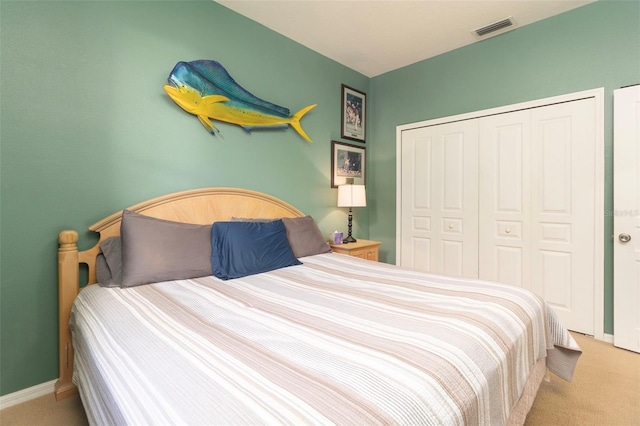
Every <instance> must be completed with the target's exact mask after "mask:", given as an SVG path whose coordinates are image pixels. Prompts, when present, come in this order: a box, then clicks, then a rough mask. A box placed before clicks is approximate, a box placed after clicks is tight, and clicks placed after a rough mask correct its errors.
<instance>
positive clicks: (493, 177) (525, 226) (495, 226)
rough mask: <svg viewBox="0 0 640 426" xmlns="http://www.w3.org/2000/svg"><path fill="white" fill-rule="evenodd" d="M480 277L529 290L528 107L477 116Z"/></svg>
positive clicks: (529, 183)
mask: <svg viewBox="0 0 640 426" xmlns="http://www.w3.org/2000/svg"><path fill="white" fill-rule="evenodd" d="M479 153H480V157H479V160H480V178H479V192H480V209H479V212H480V215H479V231H480V250H479V253H480V278H481V279H484V280H490V281H499V282H502V283H506V284H513V285H517V286H519V287H524V288H527V289H529V290H531V289H532V288H531V262H529V259H530V258H531V244H530V242H531V196H530V194H531V161H530V158H531V112H530V110H525V111H518V112H513V113H509V114H498V115H494V116H491V117H485V118H482V119H480V148H479Z"/></svg>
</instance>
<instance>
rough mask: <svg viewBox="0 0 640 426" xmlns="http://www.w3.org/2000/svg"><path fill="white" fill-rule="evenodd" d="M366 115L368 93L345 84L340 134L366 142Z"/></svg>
mask: <svg viewBox="0 0 640 426" xmlns="http://www.w3.org/2000/svg"><path fill="white" fill-rule="evenodd" d="M366 115H367V95H366V94H364V93H362V92H360V91H358V90H356V89H352V88H351V87H349V86H345V85H344V84H343V85H342V124H341V126H340V136H341V137H343V138H345V139H350V140H352V141H358V142H365V128H366V123H367V117H366Z"/></svg>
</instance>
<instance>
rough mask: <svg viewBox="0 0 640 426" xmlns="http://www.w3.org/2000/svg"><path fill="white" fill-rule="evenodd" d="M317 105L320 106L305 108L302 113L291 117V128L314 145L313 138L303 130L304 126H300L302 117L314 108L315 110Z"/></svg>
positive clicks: (299, 112)
mask: <svg viewBox="0 0 640 426" xmlns="http://www.w3.org/2000/svg"><path fill="white" fill-rule="evenodd" d="M316 105H318V104H313V105H309V106H308V107H304V108H302V109H301V110H300V111H298V112H296V113H295V114H293V117H291V123H290V124H291V127H293V128H294V129H295V130H296V132H298V134H299V135H300V136H302V137H303V138H304V139H305V140H306V141H307V142H311V143H313V141H312V140H311V138H309V136H308V135H307V134H306V133H305V131H304V130H302V126H301V125H300V119H302V117H303V116H304V115H305V114H306V113H308V112H309V111H311V110H312V109H313V108H315V107H316Z"/></svg>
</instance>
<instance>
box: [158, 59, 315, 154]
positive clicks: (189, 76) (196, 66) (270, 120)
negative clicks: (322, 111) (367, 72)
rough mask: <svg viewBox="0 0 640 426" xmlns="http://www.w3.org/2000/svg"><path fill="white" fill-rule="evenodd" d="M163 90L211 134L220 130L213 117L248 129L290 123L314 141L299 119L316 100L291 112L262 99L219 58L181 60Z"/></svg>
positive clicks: (284, 125)
mask: <svg viewBox="0 0 640 426" xmlns="http://www.w3.org/2000/svg"><path fill="white" fill-rule="evenodd" d="M164 90H165V92H167V94H168V95H169V97H170V98H171V99H172V100H173V101H174V102H175V103H176V104H178V105H179V106H180V108H182V109H183V110H185V111H186V112H188V113H189V114H193V115H195V116H196V117H198V120H200V123H202V125H203V126H204V127H205V129H207V131H209V133H211V134H215V132H217V131H219V130H218V129H217V128H216V127H215V126H214V125H213V123H212V122H211V121H210V119H213V120H218V121H225V122H227V123H232V124H237V125H238V126H241V127H242V128H243V129H244V130H246V131H247V132H250V131H252V130H254V129H286V128H287V127H289V125H291V127H293V128H294V129H295V130H296V131H297V132H298V134H300V136H302V137H303V138H304V139H305V140H306V141H308V142H312V141H311V139H310V138H309V136H308V135H307V134H306V133H305V131H304V130H303V129H302V126H301V125H300V119H301V118H302V117H303V116H304V115H305V114H306V113H307V112H309V111H310V110H311V109H313V108H314V107H315V106H316V104H313V105H309V106H308V107H305V108H302V109H301V110H300V111H298V112H297V113H295V114H293V116H291V113H290V112H289V109H288V108H284V107H281V106H279V105H275V104H272V103H271V102H267V101H265V100H263V99H260V98H258V97H256V96H254V95H252V94H251V93H249V92H248V91H247V90H245V89H244V88H242V87H241V86H240V85H239V84H238V83H236V81H235V80H234V79H233V78H232V77H231V76H230V75H229V73H228V72H227V70H226V69H224V67H223V66H222V65H221V64H220V63H219V62H216V61H212V60H199V61H191V62H178V63H177V64H176V66H175V67H173V70H172V71H171V74H170V75H169V84H167V85H165V86H164Z"/></svg>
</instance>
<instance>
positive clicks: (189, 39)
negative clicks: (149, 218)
mask: <svg viewBox="0 0 640 426" xmlns="http://www.w3.org/2000/svg"><path fill="white" fill-rule="evenodd" d="M0 8H1V9H0V19H1V21H0V23H1V25H0V27H1V30H0V31H1V33H0V35H1V49H2V50H1V52H0V53H1V55H0V60H1V64H0V65H1V75H0V78H1V79H0V93H1V111H0V113H1V115H0V122H1V128H0V142H1V148H0V156H1V174H0V179H1V180H0V185H1V209H0V214H1V216H0V224H1V237H0V240H1V252H0V256H1V263H0V267H1V269H0V283H1V284H0V285H1V289H0V322H1V326H0V333H1V341H0V363H1V369H0V394H2V395H5V394H8V393H11V392H14V391H17V390H20V389H24V388H27V387H30V386H33V385H36V384H40V383H43V382H46V381H49V380H52V379H54V378H56V377H57V369H58V364H57V363H58V356H57V338H58V336H57V263H56V262H57V260H56V259H57V258H56V250H57V235H58V232H59V231H61V230H62V229H68V228H71V229H76V230H78V231H80V245H81V249H83V248H88V247H90V246H91V245H93V244H94V243H95V237H94V236H93V235H90V233H89V232H88V231H86V229H87V227H88V226H89V225H91V224H92V223H94V222H95V221H97V220H99V219H101V218H103V217H105V216H107V215H109V214H111V213H113V212H115V211H116V210H118V209H121V208H124V207H127V206H130V205H132V204H135V203H138V202H140V201H143V200H146V199H148V198H151V197H154V196H158V195H162V194H167V193H170V192H174V191H179V190H184V189H192V188H200V187H208V186H232V187H242V188H249V189H253V190H257V191H262V192H266V193H268V194H271V195H274V196H276V197H279V198H281V199H283V200H285V201H288V202H290V203H292V204H294V205H295V206H297V207H298V208H300V209H301V210H303V211H305V212H306V213H308V214H312V215H313V216H314V217H315V218H316V219H317V220H318V222H319V225H320V228H321V229H322V230H323V232H326V233H327V234H328V232H329V231H331V230H333V229H344V228H346V221H347V218H346V217H347V216H346V212H345V211H344V209H338V208H336V207H335V202H336V190H335V189H331V188H330V185H331V180H330V154H331V140H332V139H333V140H339V135H340V85H341V84H343V83H344V84H347V85H349V86H351V87H354V88H357V89H359V90H362V91H364V92H368V89H369V79H368V78H367V77H365V76H363V75H361V74H359V73H357V72H355V71H353V70H350V69H349V68H346V67H344V66H342V65H340V64H338V63H336V62H334V61H332V60H329V59H327V58H326V57H323V56H321V55H319V54H317V53H315V52H313V51H311V50H310V49H307V48H305V47H303V46H301V45H299V44H297V43H295V42H293V41H291V40H289V39H287V38H285V37H283V36H280V35H279V34H277V33H275V32H273V31H271V30H269V29H267V28H266V27H263V26H261V25H258V24H256V23H255V22H253V21H250V20H248V19H246V18H244V17H242V16H240V15H238V14H236V13H233V12H231V11H230V10H228V9H226V8H224V7H222V6H220V5H218V4H216V3H214V2H212V1H210V0H206V1H194V2H187V1H170V2H167V1H159V2H149V1H118V2H105V1H96V2H86V1H82V2H78V1H68V2H67V1H54V2H51V1H24V2H22V1H16V2H12V1H4V0H3V1H2V2H1V3H0ZM195 59H216V60H218V61H219V62H221V63H222V64H223V65H224V66H225V67H226V68H227V70H228V71H229V73H230V74H231V75H232V76H233V77H234V78H235V79H236V81H238V82H239V83H240V84H241V85H242V86H244V87H245V88H246V89H248V90H249V91H251V92H252V93H254V94H255V95H257V96H259V97H262V98H264V99H267V100H269V101H271V102H274V103H276V104H279V105H283V106H286V107H288V108H290V109H291V110H292V112H293V111H297V110H298V109H300V108H302V107H304V106H306V105H309V104H312V103H317V104H318V106H317V107H316V108H315V109H314V110H312V111H311V112H310V113H308V114H307V116H306V117H305V118H303V120H302V127H303V128H304V129H305V130H306V132H307V133H308V134H309V135H310V137H311V138H312V139H313V140H314V143H313V144H309V143H307V142H306V141H304V140H303V139H302V138H301V137H299V136H298V135H297V133H296V132H295V131H294V130H293V129H288V130H284V131H280V130H278V131H262V132H260V131H255V132H253V133H252V134H247V133H245V132H244V130H242V129H241V128H240V127H237V126H234V125H228V124H224V123H221V124H219V125H218V128H219V129H220V130H221V133H220V134H219V135H217V136H215V137H214V136H212V135H210V134H208V133H207V132H206V131H205V129H204V128H203V127H202V125H201V124H200V123H199V122H198V120H197V118H196V117H195V116H191V115H189V114H187V113H185V112H184V111H182V110H180V109H179V108H178V107H177V106H176V105H175V104H174V103H173V102H172V101H171V100H170V99H169V98H168V96H167V95H166V94H165V93H164V91H163V90H162V85H163V84H165V82H166V79H167V76H168V75H169V72H170V71H171V69H172V68H173V66H174V65H175V64H176V62H178V61H181V60H195ZM367 216H368V213H367V209H358V211H357V212H354V234H355V235H356V236H363V237H367V236H368V223H367Z"/></svg>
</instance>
